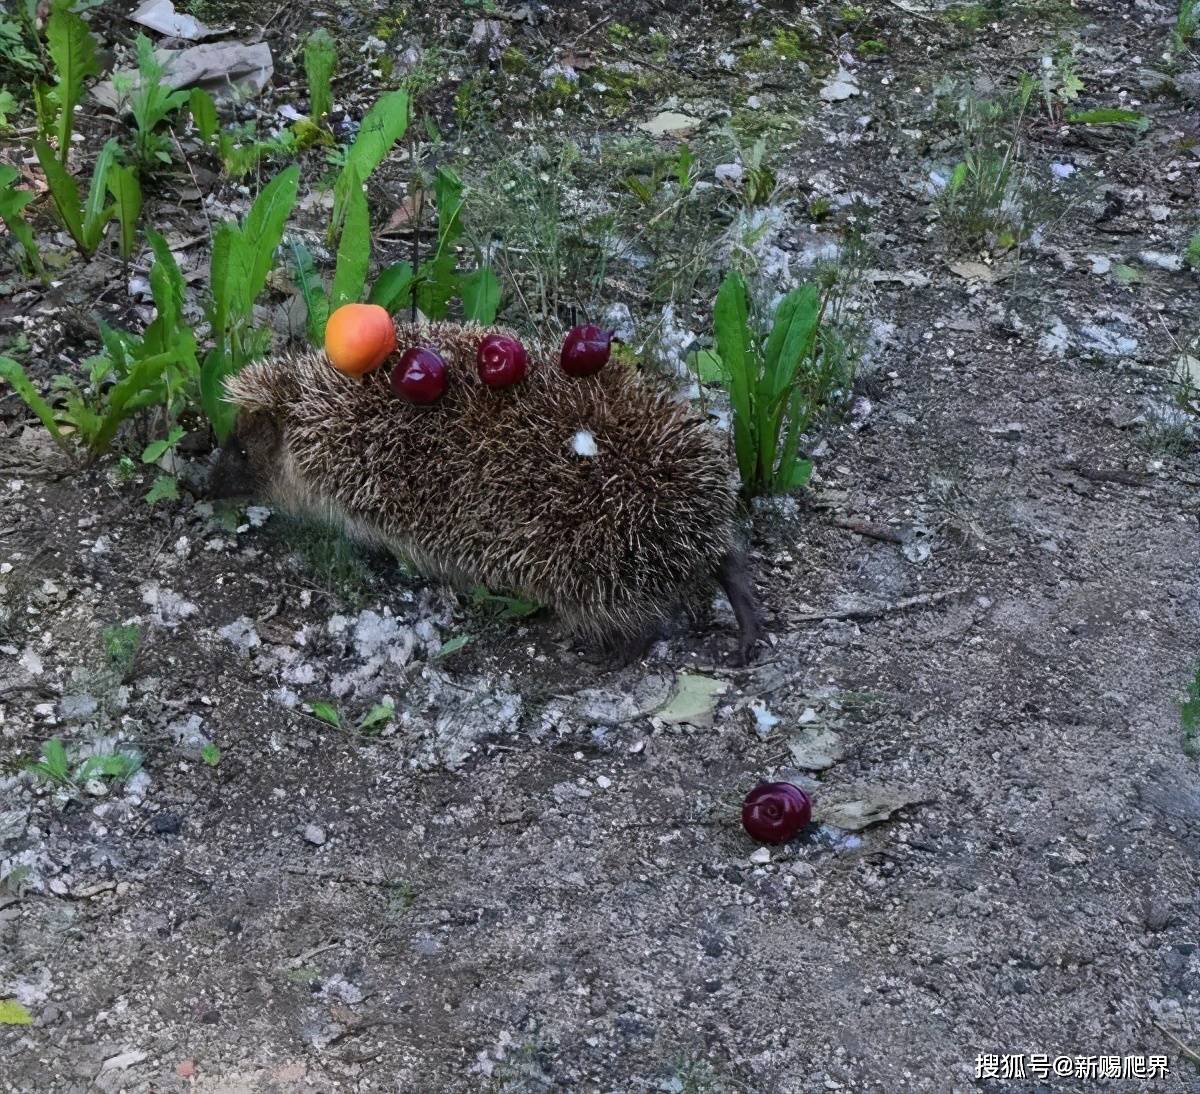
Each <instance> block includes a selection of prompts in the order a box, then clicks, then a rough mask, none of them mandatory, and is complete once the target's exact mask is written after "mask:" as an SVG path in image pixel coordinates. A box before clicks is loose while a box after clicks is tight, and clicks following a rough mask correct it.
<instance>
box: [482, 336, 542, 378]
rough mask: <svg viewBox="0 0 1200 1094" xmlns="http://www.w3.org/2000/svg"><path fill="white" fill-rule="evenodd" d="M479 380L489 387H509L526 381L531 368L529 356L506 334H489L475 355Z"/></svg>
mask: <svg viewBox="0 0 1200 1094" xmlns="http://www.w3.org/2000/svg"><path fill="white" fill-rule="evenodd" d="M475 367H476V369H477V371H478V372H479V378H480V379H481V380H482V381H483V382H484V383H485V384H487V385H488V387H508V386H509V384H515V383H517V381H519V380H522V379H524V376H525V370H526V369H527V368H528V367H529V354H528V353H526V352H525V347H524V346H523V345H521V343H520V342H518V341H517V340H516V339H515V338H509V337H508V336H507V335H504V334H489V335H488V336H487V337H486V338H484V340H483V341H482V342H480V343H479V349H478V350H477V351H476V353H475Z"/></svg>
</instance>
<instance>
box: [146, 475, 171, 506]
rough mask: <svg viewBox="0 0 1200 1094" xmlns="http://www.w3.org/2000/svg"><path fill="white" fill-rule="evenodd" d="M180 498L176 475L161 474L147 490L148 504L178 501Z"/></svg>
mask: <svg viewBox="0 0 1200 1094" xmlns="http://www.w3.org/2000/svg"><path fill="white" fill-rule="evenodd" d="M178 499H179V484H178V483H177V482H176V481H175V476H174V475H159V476H158V478H156V479H155V480H154V485H153V486H152V487H150V489H149V490H148V491H146V504H147V505H153V504H154V503H155V502H157V501H177V500H178Z"/></svg>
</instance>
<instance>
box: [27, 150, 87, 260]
mask: <svg viewBox="0 0 1200 1094" xmlns="http://www.w3.org/2000/svg"><path fill="white" fill-rule="evenodd" d="M33 150H34V152H35V153H36V154H37V158H38V163H40V164H41V165H42V170H43V171H44V172H45V174H46V184H47V185H48V186H49V187H50V198H51V200H52V201H53V202H54V208H55V209H57V210H58V215H59V217H60V219H61V220H62V222H63V226H64V227H65V228H66V229H67V231H68V232H69V233H70V235H71V238H72V239H73V240H74V241H75V245H76V246H77V247H78V248H79V249H80V250H81V251H84V252H85V253H86V252H87V246H86V243H85V238H86V237H85V236H84V234H83V210H82V208H81V206H80V202H79V187H78V186H76V185H75V180H74V179H73V178H72V177H71V176H70V175H69V174H68V173H67V172H66V170H65V169H64V168H63V165H62V164H61V163H59V162H58V159H57V158H56V157H55V155H54V151H53V150H52V149H51V147H50V146H49V145H48V144H47V143H46V142H45V141H43V140H35V141H34V142H33Z"/></svg>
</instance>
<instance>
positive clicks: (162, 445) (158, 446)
mask: <svg viewBox="0 0 1200 1094" xmlns="http://www.w3.org/2000/svg"><path fill="white" fill-rule="evenodd" d="M183 433H184V429H183V426H181V425H177V426H175V428H174V429H172V430H171V432H170V433H168V434H167V436H165V437H163V438H162V439H161V440H158V441H151V442H150V443H149V444H148V445H146V447H145V448H144V449H143V450H142V463H154V462H155V461H156V460H159V459H162V456H163V453H164V452H166V451H167V449H168V448H174V447H175V445H177V444H178V443H179V440H180V438H181V437H182V436H183Z"/></svg>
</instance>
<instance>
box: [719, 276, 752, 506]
mask: <svg viewBox="0 0 1200 1094" xmlns="http://www.w3.org/2000/svg"><path fill="white" fill-rule="evenodd" d="M713 326H714V328H715V330H716V336H717V355H718V356H719V357H720V358H721V360H722V361H723V362H724V364H725V372H726V375H727V376H728V379H729V401H730V404H731V406H732V408H733V446H734V452H735V454H736V456H737V463H738V471H739V472H740V473H741V476H742V484H743V485H744V486H745V487H746V488H747V489H753V487H754V485H755V479H756V475H755V467H756V464H757V457H758V437H757V432H756V425H755V419H754V402H753V392H754V389H755V387H756V385H757V379H758V364H757V353H756V351H755V348H754V346H753V344H752V342H751V335H750V317H749V312H748V309H747V304H746V282H745V281H744V280H743V279H742V275H741V274H739V273H737V272H730V273H729V274H727V275H726V277H725V280H724V281H723V282H722V283H721V288H720V290H719V291H718V292H717V303H716V308H715V309H714V312H713Z"/></svg>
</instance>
